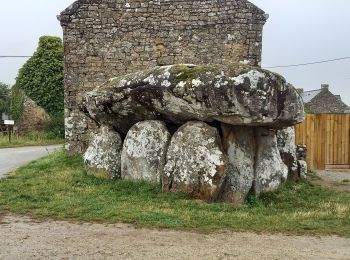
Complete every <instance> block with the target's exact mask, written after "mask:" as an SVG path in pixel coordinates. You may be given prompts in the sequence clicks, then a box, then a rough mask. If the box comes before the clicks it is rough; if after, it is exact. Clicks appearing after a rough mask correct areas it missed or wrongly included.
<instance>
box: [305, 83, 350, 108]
mask: <svg viewBox="0 0 350 260" xmlns="http://www.w3.org/2000/svg"><path fill="white" fill-rule="evenodd" d="M324 86H325V87H322V88H321V89H316V90H311V91H305V92H304V93H301V97H302V99H303V101H304V104H305V106H306V107H307V108H308V110H309V111H310V112H312V113H314V114H349V113H350V107H349V106H348V105H347V104H345V103H344V102H343V101H342V99H341V96H340V95H334V94H333V93H332V92H331V91H330V90H329V87H328V85H324Z"/></svg>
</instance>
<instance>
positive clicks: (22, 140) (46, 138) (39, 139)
mask: <svg viewBox="0 0 350 260" xmlns="http://www.w3.org/2000/svg"><path fill="white" fill-rule="evenodd" d="M63 143H64V140H63V139H61V138H57V137H53V136H51V135H49V134H46V133H44V132H33V133H30V134H27V135H24V136H17V135H14V136H12V138H11V143H10V142H9V138H8V136H7V135H0V148H10V147H22V146H37V145H51V144H63Z"/></svg>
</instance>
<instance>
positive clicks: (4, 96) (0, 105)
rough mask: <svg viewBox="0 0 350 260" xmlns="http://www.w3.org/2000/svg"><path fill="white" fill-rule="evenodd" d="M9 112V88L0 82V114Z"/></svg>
mask: <svg viewBox="0 0 350 260" xmlns="http://www.w3.org/2000/svg"><path fill="white" fill-rule="evenodd" d="M9 111H10V88H9V86H8V85H6V84H5V83H2V82H0V114H1V113H2V112H5V113H9Z"/></svg>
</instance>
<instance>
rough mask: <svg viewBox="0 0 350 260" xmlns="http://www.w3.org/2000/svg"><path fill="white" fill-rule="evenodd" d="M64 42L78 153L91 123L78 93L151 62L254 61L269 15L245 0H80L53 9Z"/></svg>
mask: <svg viewBox="0 0 350 260" xmlns="http://www.w3.org/2000/svg"><path fill="white" fill-rule="evenodd" d="M58 19H59V21H60V22H61V25H62V27H63V32H64V47H65V113H66V139H67V149H68V150H69V151H70V152H71V153H83V152H84V151H85V150H86V148H87V144H88V140H89V138H90V137H89V133H90V132H93V131H94V129H96V123H94V122H93V121H92V120H91V119H88V118H87V117H85V116H84V115H83V113H82V112H81V111H80V109H79V104H80V100H81V96H82V95H83V94H84V93H86V92H87V91H90V90H92V89H94V88H95V87H97V86H98V85H100V84H101V83H103V82H104V81H106V80H107V79H108V78H110V76H111V75H115V76H119V75H124V74H127V73H131V72H135V71H138V70H142V69H145V68H149V67H154V66H157V65H168V64H178V63H186V64H223V63H229V62H242V63H250V64H252V65H256V66H258V65H260V60H261V49H262V31H263V26H264V24H265V22H266V20H267V15H266V14H265V13H264V12H263V11H262V10H260V9H259V8H258V7H256V6H255V5H253V4H252V3H250V2H249V1H247V0H205V1H203V0H201V1H199V0H193V1H188V0H172V1H170V0H155V1H150V0H146V1H143V0H127V1H126V0H78V1H76V2H75V3H73V4H72V5H71V6H70V7H68V8H67V9H66V10H64V11H63V12H62V13H61V14H60V15H59V16H58Z"/></svg>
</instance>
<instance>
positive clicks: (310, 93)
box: [301, 89, 321, 103]
mask: <svg viewBox="0 0 350 260" xmlns="http://www.w3.org/2000/svg"><path fill="white" fill-rule="evenodd" d="M320 93H321V89H316V90H310V91H305V92H303V93H301V97H302V99H303V101H304V103H309V102H310V101H311V100H313V99H314V98H315V97H316V96H317V95H318V94H320Z"/></svg>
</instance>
